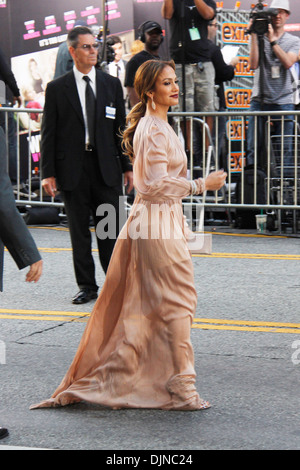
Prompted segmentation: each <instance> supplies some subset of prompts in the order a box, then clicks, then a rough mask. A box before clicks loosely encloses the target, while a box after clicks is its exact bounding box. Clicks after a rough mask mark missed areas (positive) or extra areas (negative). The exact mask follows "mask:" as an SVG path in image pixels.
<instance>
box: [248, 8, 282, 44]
mask: <svg viewBox="0 0 300 470" xmlns="http://www.w3.org/2000/svg"><path fill="white" fill-rule="evenodd" d="M277 15H278V10H277V8H264V6H263V4H262V3H261V2H259V3H258V4H257V5H255V7H254V8H253V10H252V11H251V14H250V18H252V19H253V22H252V25H251V28H250V29H249V33H256V34H257V35H259V36H263V35H264V34H266V33H267V32H268V29H269V24H271V21H272V17H274V16H277Z"/></svg>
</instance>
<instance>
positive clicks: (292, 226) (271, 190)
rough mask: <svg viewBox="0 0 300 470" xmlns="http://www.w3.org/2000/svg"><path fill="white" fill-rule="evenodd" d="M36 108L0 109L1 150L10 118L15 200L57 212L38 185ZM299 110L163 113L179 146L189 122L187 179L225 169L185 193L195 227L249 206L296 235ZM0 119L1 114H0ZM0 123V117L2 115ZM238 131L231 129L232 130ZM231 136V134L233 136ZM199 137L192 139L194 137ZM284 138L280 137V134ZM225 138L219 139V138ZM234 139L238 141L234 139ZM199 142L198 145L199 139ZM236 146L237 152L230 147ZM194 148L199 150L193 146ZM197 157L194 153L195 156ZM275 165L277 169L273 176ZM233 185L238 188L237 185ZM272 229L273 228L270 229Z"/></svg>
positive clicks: (299, 218)
mask: <svg viewBox="0 0 300 470" xmlns="http://www.w3.org/2000/svg"><path fill="white" fill-rule="evenodd" d="M42 112H43V110H41V109H30V110H28V109H26V108H7V107H0V113H4V128H5V131H6V146H7V154H8V155H10V145H11V142H10V139H12V133H11V132H10V130H9V121H11V119H10V118H11V116H13V117H14V126H15V130H14V133H13V135H14V138H15V152H16V180H17V181H16V185H15V187H14V191H15V195H16V204H17V205H18V206H19V207H20V208H22V207H24V206H30V207H34V206H47V207H57V208H59V210H60V211H61V214H62V215H63V209H64V205H63V203H62V201H61V200H57V199H53V198H50V197H48V196H46V195H45V194H44V192H43V189H42V183H41V178H40V163H41V162H40V122H41V119H42ZM291 114H292V115H293V119H294V132H293V135H290V136H284V132H283V129H284V127H283V126H284V119H285V118H286V116H287V115H291ZM251 115H252V116H254V142H255V149H254V163H253V197H252V199H251V200H249V199H248V198H247V194H246V180H245V176H246V173H247V165H246V163H247V162H246V153H247V122H248V121H247V120H248V118H249V116H251ZM299 115H300V111H292V112H291V111H285V112H283V111H280V112H279V111H277V112H266V111H264V112H250V111H243V112H240V113H238V112H237V111H233V112H229V111H226V112H225V113H224V112H216V113H169V117H170V119H172V120H173V123H172V125H173V127H174V130H175V131H176V132H178V134H179V136H180V138H181V139H182V141H183V144H184V136H183V135H182V131H181V129H180V121H182V120H189V121H190V122H191V126H190V133H191V135H190V142H191V146H190V153H189V172H188V178H191V179H193V178H196V177H199V176H203V175H204V176H205V175H206V171H207V170H210V171H211V170H213V169H216V170H218V169H220V168H224V169H225V170H226V171H227V172H228V177H227V183H226V186H225V187H224V188H223V189H222V190H221V191H217V192H213V193H208V194H206V195H205V198H203V197H202V196H199V197H195V196H191V197H188V198H186V199H184V200H183V206H184V207H186V208H188V207H189V208H192V210H194V211H197V210H198V213H199V214H200V215H199V217H197V227H198V226H199V225H198V224H199V222H200V220H201V217H202V216H201V214H203V211H204V210H205V211H207V212H209V213H210V214H215V213H218V212H220V211H223V212H225V213H226V217H227V219H226V223H228V224H231V225H232V223H233V222H236V218H237V215H236V214H237V212H238V211H239V210H241V209H242V210H252V211H256V212H258V213H261V214H262V213H263V214H267V216H268V217H269V218H273V219H276V224H275V230H274V231H276V232H277V233H278V232H282V231H285V230H286V229H287V227H288V230H289V231H290V232H292V233H299V230H300V226H299V225H300V216H299V214H300V212H299V211H300V200H299V199H300V197H299V192H300V170H299V165H300V157H299V155H300V148H299V147H300V139H299V136H300V131H299V119H300V118H299ZM208 116H213V118H214V130H213V132H211V131H210V129H209V127H208V124H207V122H206V121H207V117H208ZM0 117H2V115H1V114H0ZM261 118H264V119H265V155H264V163H265V168H264V169H263V171H264V174H265V178H264V191H265V201H264V202H263V203H262V202H260V200H259V197H258V196H259V193H258V183H259V179H258V177H259V171H260V170H261V168H260V160H261V155H260V153H259V151H258V150H257V148H258V146H257V144H258V126H259V125H260V124H259V122H260V119H261ZM274 119H278V120H281V126H282V129H281V132H280V133H279V134H277V135H274V133H273V132H272V130H273V121H274ZM224 120H225V121H226V128H225V130H224V132H223V134H221V137H220V135H219V133H218V129H219V128H220V127H221V124H222V126H223V125H224V123H223V121H224ZM2 122H3V118H2ZM237 128H238V129H239V130H238V132H235V131H234V130H233V129H235V130H236V129H237ZM224 134H225V135H224ZM235 134H236V135H235ZM197 135H198V137H199V135H200V141H197V139H196V140H195V136H197ZM283 136H284V137H283ZM224 137H225V143H224V142H223V143H222V142H221V141H220V139H222V138H224ZM237 137H238V139H237ZM287 138H288V139H290V140H291V142H292V147H291V148H292V159H293V163H294V164H293V166H292V175H289V176H287V175H286V173H285V148H286V147H285V144H284V142H285V139H287ZM199 142H200V143H199ZM237 144H238V146H239V149H238V151H237V148H236V146H237ZM199 149H200V150H199ZM199 155H200V157H199ZM10 164H11V157H10V158H8V164H7V166H8V171H9V172H10V173H11V168H10V166H11V165H10ZM275 169H276V171H277V173H276V174H274V170H275ZM22 184H25V185H26V188H27V190H28V194H27V195H22V191H21V189H20V188H21V187H22ZM237 188H238V189H237ZM273 229H274V227H273Z"/></svg>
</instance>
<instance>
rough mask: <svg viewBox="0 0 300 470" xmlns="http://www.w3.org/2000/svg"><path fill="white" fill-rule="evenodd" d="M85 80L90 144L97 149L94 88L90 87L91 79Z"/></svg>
mask: <svg viewBox="0 0 300 470" xmlns="http://www.w3.org/2000/svg"><path fill="white" fill-rule="evenodd" d="M83 80H85V81H86V88H85V107H86V116H87V123H88V130H89V143H90V145H92V146H93V147H95V110H96V99H95V95H94V92H93V90H92V87H91V85H90V78H89V77H88V76H87V75H85V76H84V77H83Z"/></svg>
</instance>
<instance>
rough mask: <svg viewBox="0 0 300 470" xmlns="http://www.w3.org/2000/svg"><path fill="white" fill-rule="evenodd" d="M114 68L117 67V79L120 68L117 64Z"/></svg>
mask: <svg viewBox="0 0 300 470" xmlns="http://www.w3.org/2000/svg"><path fill="white" fill-rule="evenodd" d="M116 67H117V77H118V78H119V76H120V71H121V67H120V66H119V65H118V64H116Z"/></svg>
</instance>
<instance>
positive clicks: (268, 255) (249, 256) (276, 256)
mask: <svg viewBox="0 0 300 470" xmlns="http://www.w3.org/2000/svg"><path fill="white" fill-rule="evenodd" d="M39 251H40V252H41V253H59V252H64V251H67V252H71V251H72V248H48V247H39ZM92 251H93V252H95V253H96V252H98V250H97V248H93V250H92ZM192 256H193V257H198V258H231V259H265V260H267V259H268V260H286V261H300V255H295V254H278V253H212V254H211V255H205V254H193V255H192Z"/></svg>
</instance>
